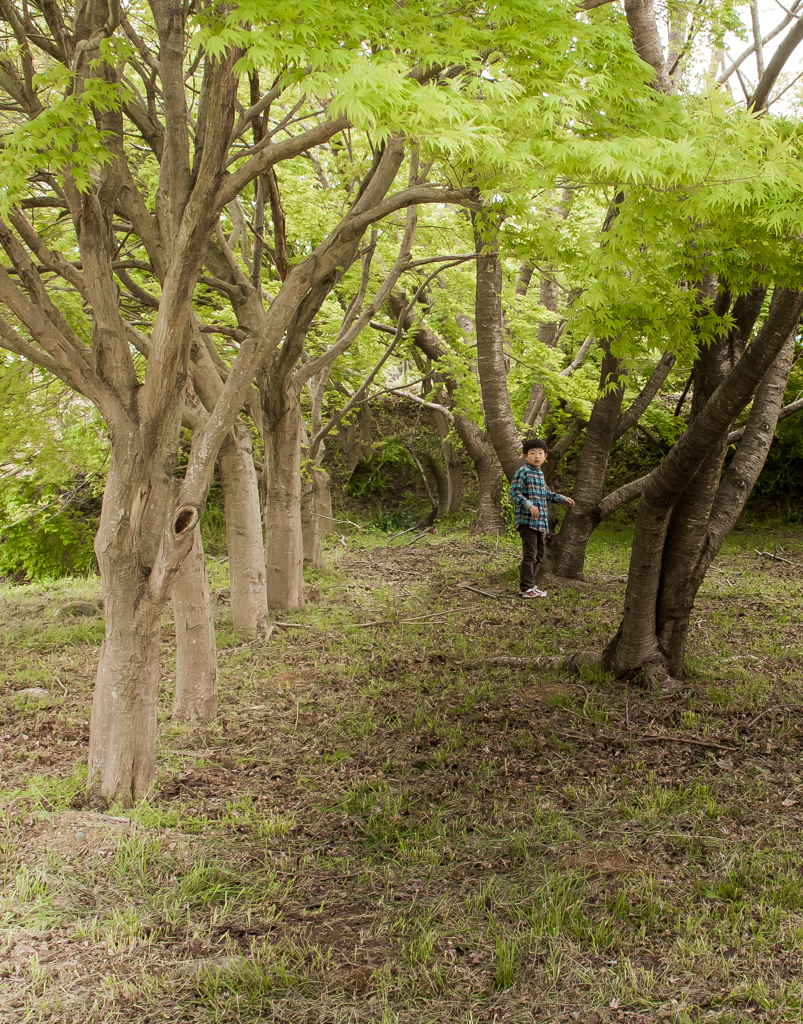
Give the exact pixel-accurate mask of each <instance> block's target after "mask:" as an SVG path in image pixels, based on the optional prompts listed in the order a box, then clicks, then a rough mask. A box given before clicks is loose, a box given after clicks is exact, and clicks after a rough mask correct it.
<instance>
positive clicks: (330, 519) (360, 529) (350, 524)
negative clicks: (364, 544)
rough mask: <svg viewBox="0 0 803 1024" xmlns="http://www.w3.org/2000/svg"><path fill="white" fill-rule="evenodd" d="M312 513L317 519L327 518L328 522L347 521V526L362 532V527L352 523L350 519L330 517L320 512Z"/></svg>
mask: <svg viewBox="0 0 803 1024" xmlns="http://www.w3.org/2000/svg"><path fill="white" fill-rule="evenodd" d="M312 514H313V515H314V516H317V517H318V519H328V520H329V522H330V523H347V524H348V525H349V526H354V527H356V528H357V531H358V533H362V527H361V526H360V524H359V523H353V522H352V521H351V520H350V519H332V517H331V516H325V515H323V514H322V513H321V512H313V513H312Z"/></svg>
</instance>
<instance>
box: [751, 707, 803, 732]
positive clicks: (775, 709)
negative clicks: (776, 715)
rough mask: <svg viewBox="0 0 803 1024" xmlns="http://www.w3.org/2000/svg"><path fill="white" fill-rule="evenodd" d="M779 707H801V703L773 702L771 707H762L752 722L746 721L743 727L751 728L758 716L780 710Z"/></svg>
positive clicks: (761, 716)
mask: <svg viewBox="0 0 803 1024" xmlns="http://www.w3.org/2000/svg"><path fill="white" fill-rule="evenodd" d="M781 708H803V704H773V705H772V707H770V708H764V710H763V711H760V712H759V713H758V714H757V715H756V717H755V718H754V719H753V720H752V722H748V723H747V725H746V726H745V729H752V728H753V726H754V725H755V724H756V722H757V721H758V720H759V718H763V717H764V715H768V714H769V713H770V711H780V709H781Z"/></svg>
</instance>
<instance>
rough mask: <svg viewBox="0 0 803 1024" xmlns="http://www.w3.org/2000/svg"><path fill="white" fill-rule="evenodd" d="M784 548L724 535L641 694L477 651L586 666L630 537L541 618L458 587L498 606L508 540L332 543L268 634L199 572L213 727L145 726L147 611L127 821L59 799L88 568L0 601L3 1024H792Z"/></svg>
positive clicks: (92, 631)
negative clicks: (212, 675)
mask: <svg viewBox="0 0 803 1024" xmlns="http://www.w3.org/2000/svg"><path fill="white" fill-rule="evenodd" d="M791 532H792V531H786V533H785V535H784V536H783V537H782V538H779V537H775V536H773V535H770V534H768V535H761V536H757V537H756V536H749V537H747V536H740V535H736V536H735V537H734V538H732V539H731V541H729V543H728V545H727V547H726V550H725V551H724V552H723V554H722V555H721V556H720V558H719V559H718V560H717V562H716V563H715V566H714V567H713V569H712V571H711V572H710V573H709V575H708V577H707V579H706V581H705V583H704V585H703V588H702V590H701V593H700V595H699V598H698V602H697V606H696V609H695V616H696V618H695V621H694V623H693V626H692V630H691V635H690V641H689V659H688V664H689V673H688V678H687V680H686V682H685V683H684V685H683V687H682V688H680V689H677V688H675V689H670V690H667V691H666V692H663V693H662V692H659V691H658V690H655V691H654V692H650V691H645V690H640V689H636V688H632V687H628V686H626V685H624V684H623V683H620V682H617V681H615V680H613V679H611V678H610V677H609V676H608V675H607V674H606V673H604V672H603V671H601V669H600V668H599V666H596V665H591V666H586V667H584V668H583V670H582V672H581V673H580V675H579V676H578V675H576V674H573V673H571V672H566V671H552V672H549V673H543V674H540V675H533V674H532V673H531V672H529V671H528V670H526V669H515V668H514V669H510V668H503V667H500V666H498V665H492V664H488V663H487V658H488V657H490V656H493V655H499V654H505V655H523V656H528V655H538V654H557V653H560V651H561V648H563V649H564V650H565V651H566V653H570V652H571V651H574V650H594V649H597V650H599V649H600V648H601V647H602V645H603V644H604V642H605V641H606V640H607V639H609V637H610V636H611V635H612V633H613V631H614V630H615V628H616V625H617V621H618V620H617V616H618V614H619V610H620V608H621V600H622V594H623V583H624V578H625V572H626V568H627V559H628V548H627V544H628V539H629V534H628V532H627V530H624V529H618V530H608V531H598V532H597V534H595V536H594V538H593V541H592V546H591V548H590V556H589V568H588V572H587V575H586V579H585V580H584V581H581V582H577V583H572V584H571V585H566V584H562V583H560V582H559V581H552V580H550V581H549V587H548V589H549V591H550V597H549V599H548V600H547V601H544V602H539V603H538V606H537V607H536V608H533V607H526V608H525V607H522V604H521V603H520V602H517V601H516V600H515V599H514V598H512V597H511V598H505V597H502V598H499V599H496V600H490V599H484V598H482V597H481V596H479V595H474V594H470V593H466V592H464V591H461V590H460V588H458V587H456V584H457V583H460V582H463V581H469V580H473V581H475V583H477V584H479V585H480V588H481V589H491V590H497V591H504V590H505V589H508V590H512V589H513V587H514V586H515V561H516V550H515V548H514V547H513V546H511V545H510V544H509V543H508V542H507V541H505V540H504V539H502V540H500V542H499V543H498V544H497V542H496V541H495V540H494V541H493V542H490V543H485V542H479V543H477V542H476V541H473V540H469V539H467V538H463V537H461V535H460V534H456V535H453V536H451V537H449V538H448V542H447V544H445V545H444V544H443V543H442V541H441V539H440V538H438V539H435V538H427V539H426V543H425V544H424V545H423V546H421V547H420V548H419V547H416V548H412V549H409V550H408V549H405V550H404V551H401V552H396V551H394V550H393V549H392V548H391V549H390V550H389V551H388V550H387V549H386V548H385V546H384V545H385V544H386V538H384V537H378V536H377V537H375V536H371V535H367V536H365V537H361V538H360V541H359V543H356V542H355V541H353V540H351V541H349V546H348V548H345V549H344V548H343V547H342V545H340V546H338V548H335V549H332V550H331V551H330V552H329V555H328V563H327V568H326V569H325V570H323V571H320V570H319V571H318V572H317V573H316V574H315V582H316V584H317V585H318V586H319V587H320V589H321V592H322V601H321V602H320V603H317V604H310V605H308V606H307V607H305V608H304V609H301V610H299V611H298V612H293V613H292V617H291V616H289V615H288V620H290V621H293V622H298V623H300V625H301V628H289V629H281V630H277V631H276V633H275V634H274V638H273V639H272V640H271V642H270V643H269V644H264V643H261V642H260V643H258V644H250V642H249V640H248V638H247V637H246V636H244V635H242V634H239V633H237V632H236V631H234V630H232V628H231V622H230V619H228V620H227V618H226V615H227V608H226V586H227V580H226V578H225V563H220V562H216V563H215V564H214V567H213V568H214V574H213V575H214V579H213V585H214V587H215V589H216V596H217V598H218V600H217V602H216V607H217V608H219V610H220V614H221V620H220V623H219V628H218V650H219V667H220V689H221V709H222V710H221V716H220V719H219V720H218V721H217V722H216V723H214V724H213V725H212V726H211V727H210V728H208V729H204V730H193V729H192V728H191V727H189V726H187V725H185V724H176V723H172V722H170V711H171V705H170V700H171V693H170V684H169V681H168V680H169V676H170V667H171V652H170V648H169V642H168V640H169V625H170V624H169V617H167V618H166V626H167V630H168V632H167V633H166V642H165V645H164V654H165V658H164V666H165V669H166V674H165V679H166V682H165V686H164V691H163V694H162V696H161V699H160V707H159V714H160V723H161V724H160V732H159V746H158V755H157V756H158V770H159V777H158V787H157V790H156V792H155V793H154V794H153V795H152V796H151V798H150V800H148V801H144V802H142V803H140V804H138V805H137V806H136V807H135V808H133V809H132V810H131V811H126V812H125V813H123V812H122V811H120V809H115V808H108V809H106V810H105V811H104V812H99V811H97V810H93V809H91V808H86V807H83V806H82V804H81V801H82V793H83V787H84V780H85V767H84V765H85V758H86V742H87V736H88V731H87V722H88V717H89V710H90V701H91V683H92V676H93V670H94V662H95V659H96V657H97V640H98V628H100V630H101V631H102V624H101V623H100V620H89V622H88V623H87V622H76V623H71V622H62V620H60V619H59V620H55V619H54V618H53V611H54V608H56V607H58V606H59V603H60V602H62V601H63V600H66V599H67V597H69V598H71V599H72V598H75V597H82V598H97V590H96V589H93V587H96V583H95V584H93V583H92V581H86V580H85V581H80V583H72V584H70V585H69V587H67V586H66V585H65V586H64V587H62V589H61V590H59V585H48V587H46V588H45V587H43V588H37V587H30V586H29V587H25V588H16V589H15V588H6V589H5V590H4V591H3V593H2V594H0V626H1V627H2V628H3V629H4V637H5V638H6V639H7V643H6V644H5V646H4V648H3V651H2V652H0V673H2V676H1V677H0V681H2V683H3V689H2V691H0V701H2V712H3V716H4V729H3V731H2V735H0V753H2V759H1V760H0V784H1V785H2V795H1V796H0V865H1V866H2V870H3V884H2V888H0V928H1V929H2V930H1V931H0V1005H2V1007H3V1010H2V1013H0V1019H2V1020H3V1022H4V1024H5V1022H6V1021H8V1022H9V1024H17V1022H18V1021H19V1022H23V1021H29V1020H31V1021H59V1022H62V1021H63V1022H65V1024H73V1022H78V1021H81V1022H84V1021H87V1022H97V1024H107V1022H109V1024H118V1022H119V1024H134V1022H137V1024H139V1022H143V1024H144V1022H151V1021H154V1022H155V1021H164V1020H172V1021H175V1022H184V1021H186V1022H204V1024H205V1022H212V1021H216V1022H232V1024H233V1022H235V1021H237V1022H245V1024H248V1022H257V1021H272V1022H287V1024H301V1022H304V1024H306V1022H309V1021H314V1022H325V1024H330V1022H332V1024H346V1022H350V1024H358V1022H359V1024H361V1022H365V1024H368V1022H370V1024H375V1022H383V1024H384V1022H388V1024H389V1022H397V1024H428V1022H433V1024H434V1022H438V1024H440V1022H446V1021H448V1022H449V1024H452V1022H457V1024H469V1022H471V1024H494V1022H495V1024H502V1022H509V1024H532V1022H536V1021H537V1022H539V1024H540V1022H552V1021H555V1022H557V1021H563V1022H566V1024H572V1022H574V1021H581V1022H585V1024H589V1022H591V1024H607V1022H612V1024H614V1022H615V1024H618V1022H619V1021H624V1022H626V1024H636V1022H639V1024H641V1022H646V1024H653V1022H654V1024H659V1022H661V1024H662V1022H664V1021H670V1022H677V1024H682V1022H695V1024H696V1022H698V1021H700V1022H702V1021H717V1022H721V1024H725V1022H731V1021H732V1022H737V1021H739V1022H741V1021H747V1020H750V1021H757V1020H761V1021H767V1022H769V1021H773V1022H774V1021H795V1020H803V982H801V980H800V979H801V977H803V955H801V953H800V950H801V948H803V881H801V879H803V849H801V845H800V841H799V835H800V831H799V829H800V827H801V825H803V812H802V811H801V808H803V770H800V769H799V767H798V766H799V763H800V748H801V738H802V737H803V731H802V730H801V729H800V728H799V726H798V723H799V721H800V718H799V711H797V710H796V709H795V708H794V707H792V705H794V704H799V703H803V677H802V674H801V668H800V637H799V621H800V612H801V606H802V605H803V598H801V590H800V582H799V580H800V576H799V574H798V573H797V571H796V570H795V569H794V568H793V567H791V566H787V565H784V564H783V563H774V564H773V563H771V562H770V561H769V560H768V559H763V558H759V557H758V556H756V555H755V553H754V548H755V547H758V548H759V549H761V550H769V551H772V550H774V546H775V545H776V544H782V545H783V546H784V548H785V553H784V557H788V558H790V559H792V560H795V559H797V560H798V561H799V560H800V558H801V554H802V553H803V535H800V534H794V535H793V536H788V535H786V534H789V533H791ZM433 612H439V613H440V612H446V613H447V614H445V615H438V616H437V617H433V618H429V619H421V620H418V621H416V622H402V621H400V620H403V619H405V618H408V617H412V616H414V615H426V614H428V613H433ZM376 619H382V620H388V619H390V620H392V623H391V624H389V625H383V626H378V627H369V628H359V626H360V624H361V623H364V622H367V621H373V620H376ZM37 636H38V637H39V638H40V639H41V640H42V642H41V644H37V643H36V642H35V638H36V637H37ZM31 686H38V687H41V688H44V689H46V690H48V695H47V697H45V698H41V699H37V700H31V699H29V698H25V697H22V696H19V695H18V691H19V690H22V689H25V688H27V687H31ZM759 715H761V717H760V718H758V719H757V720H756V721H755V722H754V720H755V719H756V718H757V716H759ZM751 722H754V724H752V726H751ZM645 737H646V738H645ZM655 737H658V739H655Z"/></svg>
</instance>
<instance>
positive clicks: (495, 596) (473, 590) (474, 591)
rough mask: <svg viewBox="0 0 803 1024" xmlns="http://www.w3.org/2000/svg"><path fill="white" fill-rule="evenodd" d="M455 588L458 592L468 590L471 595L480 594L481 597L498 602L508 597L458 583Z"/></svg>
mask: <svg viewBox="0 0 803 1024" xmlns="http://www.w3.org/2000/svg"><path fill="white" fill-rule="evenodd" d="M457 587H458V589H460V590H470V591H471V593H472V594H482V596H483V597H492V598H493V599H494V600H495V601H499V600H501V599H502V598H505V597H510V595H509V594H505V593H502V594H500V593H494V592H493V591H491V590H480V588H479V587H470V586H469V585H468V583H458V584H457Z"/></svg>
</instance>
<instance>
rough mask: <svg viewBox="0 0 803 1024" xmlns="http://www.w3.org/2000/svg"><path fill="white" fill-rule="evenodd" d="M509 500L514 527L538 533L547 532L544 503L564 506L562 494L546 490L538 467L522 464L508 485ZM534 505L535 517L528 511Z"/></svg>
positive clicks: (564, 501)
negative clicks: (522, 527) (512, 512)
mask: <svg viewBox="0 0 803 1024" xmlns="http://www.w3.org/2000/svg"><path fill="white" fill-rule="evenodd" d="M510 500H511V502H512V503H513V511H514V512H515V517H516V518H515V522H516V526H517V527H519V526H529V527H530V529H531V530H538V531H539V532H540V533H546V532H547V511H546V503H547V502H548V501H551V502H552V503H553V504H557V505H564V504H565V503H566V499H565V498H564V497H563V495H562V494H556V493H555V492H554V491H549V490H547V486H546V482H545V480H544V474H543V473H542V472H541V467H540V466H530V465H529V464H528V463H526V462H525V463H524V465H523V466H520V467H519V468H518V469H517V470H516V475H515V476H514V477H513V482H512V483H511V485H510ZM533 505H535V509H536V512H535V515H532V514H531V513H530V509H531V508H532V506H533Z"/></svg>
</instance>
